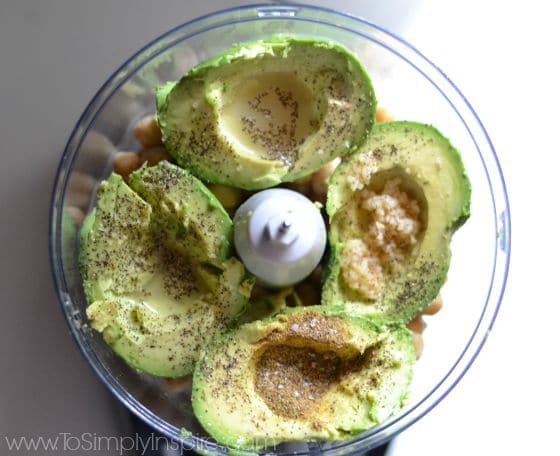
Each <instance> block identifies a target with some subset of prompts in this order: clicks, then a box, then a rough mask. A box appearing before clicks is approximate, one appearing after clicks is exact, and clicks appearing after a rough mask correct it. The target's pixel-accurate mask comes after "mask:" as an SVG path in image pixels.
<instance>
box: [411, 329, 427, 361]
mask: <svg viewBox="0 0 560 456" xmlns="http://www.w3.org/2000/svg"><path fill="white" fill-rule="evenodd" d="M412 342H413V344H414V350H415V351H416V359H420V357H421V356H422V352H423V351H424V338H423V337H422V334H418V333H414V335H413V339H412Z"/></svg>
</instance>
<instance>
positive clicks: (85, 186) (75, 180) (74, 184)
mask: <svg viewBox="0 0 560 456" xmlns="http://www.w3.org/2000/svg"><path fill="white" fill-rule="evenodd" d="M94 188H95V179H94V178H93V177H92V176H90V175H89V174H86V173H81V172H79V171H74V172H72V174H70V178H69V180H68V191H70V192H76V193H80V192H81V193H87V194H88V195H89V194H90V193H92V192H93V189H94Z"/></svg>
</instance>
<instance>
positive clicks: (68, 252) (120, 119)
mask: <svg viewBox="0 0 560 456" xmlns="http://www.w3.org/2000/svg"><path fill="white" fill-rule="evenodd" d="M276 33H291V34H300V35H307V36H314V37H320V38H328V39H331V40H335V41H338V42H339V43H342V44H343V45H345V46H347V47H348V48H350V49H351V50H352V51H354V52H355V53H356V54H357V56H358V57H359V59H360V60H361V61H362V62H363V63H364V65H365V66H366V68H367V69H368V70H369V72H370V74H371V77H372V80H373V83H374V86H375V90H376V94H377V98H378V103H379V106H381V107H384V108H386V109H387V110H388V111H389V112H390V113H391V114H392V115H393V116H394V117H395V118H397V119H407V120H416V121H421V122H425V123H430V124H433V125H435V126H437V127H438V129H440V130H441V131H442V132H443V133H444V135H446V136H447V137H449V138H450V139H451V141H452V142H453V143H454V144H455V145H456V146H457V147H458V148H459V150H460V151H461V152H462V156H463V159H464V162H465V166H466V169H467V172H468V174H469V176H470V179H471V181H472V186H473V192H472V216H471V218H470V219H469V221H468V222H467V224H466V225H465V226H464V227H463V228H461V229H460V230H459V231H458V232H457V233H456V235H455V237H454V238H453V242H452V250H453V259H452V263H451V269H450V271H449V276H448V280H447V283H446V285H445V287H444V289H443V299H444V306H443V310H441V312H440V313H438V314H437V315H435V316H433V317H428V318H427V320H428V328H427V330H426V331H425V333H424V341H425V349H424V354H423V356H422V358H421V359H420V360H419V362H418V363H417V364H416V366H415V378H414V380H413V385H412V394H411V399H410V401H409V405H408V406H407V407H406V408H405V409H404V410H403V411H402V412H401V413H400V414H399V415H398V416H395V417H394V418H392V419H390V420H389V421H387V422H385V423H383V424H381V425H379V426H377V427H375V428H373V429H371V430H369V431H367V432H364V433H363V434H361V435H359V436H357V437H356V438H354V439H352V440H349V441H344V442H330V443H317V442H307V443H290V444H282V445H280V446H278V447H276V448H274V449H272V450H269V452H273V453H275V454H285V453H290V454H292V453H293V452H296V453H297V454H302V455H303V454H311V453H317V452H322V453H324V454H328V455H339V454H349V453H355V452H363V451H365V450H367V449H370V448H373V447H375V446H378V445H380V444H381V443H383V442H385V441H386V440H388V439H389V438H391V437H394V436H395V435H396V434H397V433H399V432H401V431H402V430H404V429H405V428H407V427H408V426H410V425H411V424H412V423H414V422H415V421H416V420H418V419H419V418H420V417H422V416H423V415H425V414H426V413H427V412H429V411H430V410H431V409H432V408H434V406H435V405H436V404H437V403H438V402H439V401H440V400H442V399H443V397H445V396H446V395H447V393H449V391H450V390H451V389H452V388H453V387H454V386H455V385H456V384H457V382H458V381H459V380H460V379H461V377H462V376H463V374H464V373H465V371H466V370H467V369H468V367H469V366H470V364H471V363H472V361H473V359H474V358H475V357H476V355H477V353H478V352H479V350H480V349H481V347H482V345H483V344H484V341H485V339H486V337H487V336H488V332H489V331H490V329H491V327H492V323H493V321H494V319H495V317H496V313H497V311H498V308H499V305H500V301H501V298H502V294H503V290H504V286H505V283H506V277H507V271H508V264H509V255H510V253H509V252H510V239H509V232H510V218H509V210H508V201H507V194H506V188H505V184H504V180H503V177H502V174H501V171H500V166H499V163H498V160H497V157H496V154H495V152H494V149H493V147H492V144H491V142H490V139H489V138H488V135H487V134H486V131H485V130H484V127H483V126H482V124H481V122H480V120H479V119H478V117H477V115H476V113H475V112H474V110H473V109H472V107H471V106H470V105H469V103H468V101H467V100H466V99H465V98H464V96H463V95H462V94H461V92H459V90H458V89H457V87H455V85H454V84H453V83H452V82H451V81H450V80H449V79H448V78H447V77H446V76H445V75H444V74H443V73H442V72H441V71H440V70H439V69H438V68H437V67H436V66H435V65H434V64H432V63H431V62H430V61H429V60H427V59H426V58H425V57H424V56H423V55H422V54H420V53H419V52H418V51H417V50H416V49H414V48H413V47H412V46H411V45H409V44H407V43H405V42H404V41H402V40H401V39H399V38H398V37H396V36H394V35H392V34H391V33H388V32H387V31H385V30H383V29H381V28H379V27H376V26H375V25H373V24H370V23H368V22H365V21H363V20H361V19H357V18H354V17H350V16H347V15H344V14H341V13H339V12H335V11H332V10H327V9H323V8H316V7H309V6H295V5H294V6H291V5H282V6H280V5H270V4H268V5H255V6H246V7H242V8H235V9H229V10H225V11H221V12H218V13H215V14H211V15H208V16H205V17H202V18H199V19H197V20H194V21H191V22H188V23H186V24H184V25H181V26H179V27H177V28H175V29H173V30H171V31H169V32H167V33H165V34H164V35H162V36H161V37H160V38H158V39H156V40H154V41H153V42H151V43H149V44H148V45H147V46H146V47H144V48H143V49H141V50H140V51H139V52H138V53H136V54H135V55H133V56H132V57H131V58H130V59H128V60H127V61H126V62H125V63H124V64H123V65H122V66H121V67H120V68H119V69H118V70H117V71H116V72H115V73H114V74H113V75H111V77H110V78H109V79H108V80H107V82H105V84H103V86H102V87H101V88H100V89H99V91H98V92H97V94H96V95H95V96H94V97H93V99H92V100H91V102H90V103H89V105H88V106H87V107H86V109H85V111H84V113H83V114H82V116H81V117H80V119H79V121H78V123H77V125H76V127H75V128H74V130H73V132H72V134H71V136H70V139H69V140H68V144H67V146H66V149H65V151H64V154H63V156H62V159H61V161H60V166H59V169H58V173H57V176H56V181H55V184H54V192H53V197H52V207H51V220H50V253H51V259H52V269H53V273H54V281H55V286H56V289H57V291H58V295H59V298H60V302H61V304H62V309H63V312H64V314H65V316H66V319H67V321H68V323H69V326H70V329H71V332H72V334H73V336H74V338H75V340H76V342H77V343H78V345H79V347H80V349H81V351H82V353H83V354H84V356H85V358H86V359H87V361H88V363H89V364H90V366H91V367H92V368H93V370H94V371H95V372H96V374H97V375H98V376H99V378H100V379H101V380H102V381H103V383H105V385H106V386H107V388H109V390H110V391H111V392H112V393H113V394H114V395H115V396H116V397H117V398H118V399H119V400H120V401H121V402H122V403H123V404H124V405H125V406H126V407H128V408H129V409H130V410H131V411H132V412H133V413H135V414H136V415H137V416H138V417H140V418H141V419H142V420H144V421H145V422H146V423H148V424H149V425H150V426H151V427H152V428H153V429H155V430H156V431H158V432H160V433H161V434H163V435H165V436H167V437H169V438H171V439H175V440H176V441H179V442H181V443H182V444H183V445H184V447H185V448H194V449H196V450H197V451H199V452H204V453H209V452H210V453H224V452H226V451H227V450H226V449H225V448H223V447H220V446H219V445H216V444H215V442H214V441H213V440H211V439H210V438H208V436H207V434H205V433H204V432H203V430H202V429H201V427H200V425H199V424H198V423H197V421H196V418H195V417H194V415H193V412H192V408H191V405H190V398H189V394H186V393H184V392H183V393H180V394H177V393H175V392H173V390H172V389H170V388H169V387H168V386H167V384H166V383H165V382H164V381H162V380H161V379H157V378H155V377H151V376H149V375H145V374H142V373H139V372H136V371H134V370H133V369H130V368H129V367H128V366H127V365H126V364H125V363H124V362H123V361H122V360H121V359H120V358H119V357H117V356H116V355H115V354H114V353H113V352H112V350H111V349H110V348H109V347H108V346H107V344H105V342H104V341H103V340H102V338H101V337H100V335H99V334H97V333H96V332H95V331H93V330H91V329H90V328H89V327H88V326H87V318H86V315H85V308H86V301H85V298H84V294H83V290H82V284H81V280H80V275H79V269H78V263H77V250H78V249H77V247H78V239H77V238H78V236H77V234H78V230H79V225H80V222H79V221H80V218H81V214H82V213H83V212H87V210H88V209H89V207H90V206H91V204H92V202H93V200H94V197H95V186H96V183H98V182H99V181H101V180H102V179H104V178H106V177H107V175H108V174H109V173H110V171H111V157H112V155H113V154H114V153H115V151H117V150H135V149H137V147H138V144H137V143H136V141H135V139H134V137H133V135H132V133H131V128H132V126H133V125H134V123H135V121H137V120H138V119H140V118H141V117H143V116H144V115H146V114H149V113H152V112H154V109H155V108H154V95H153V87H154V86H155V85H157V84H161V83H163V82H166V81H168V80H174V79H177V78H178V77H180V76H181V75H182V74H183V73H184V72H185V71H186V70H188V69H189V68H190V67H191V66H193V65H194V64H196V63H197V62H199V61H201V60H203V59H205V58H207V57H209V56H211V55H213V54H215V53H217V52H219V51H222V50H224V49H226V48H228V47H230V46H231V44H233V43H235V42H241V41H251V40H256V39H260V38H264V37H267V36H269V35H272V34H276ZM181 428H186V429H187V430H189V431H191V432H192V433H193V434H192V435H184V436H181V434H180V429H181Z"/></svg>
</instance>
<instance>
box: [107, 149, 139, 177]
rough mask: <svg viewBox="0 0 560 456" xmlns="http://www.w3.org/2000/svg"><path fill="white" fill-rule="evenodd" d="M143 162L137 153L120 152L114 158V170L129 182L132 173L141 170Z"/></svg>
mask: <svg viewBox="0 0 560 456" xmlns="http://www.w3.org/2000/svg"><path fill="white" fill-rule="evenodd" d="M141 164H142V162H141V161H140V158H139V157H138V154H137V153H136V152H118V153H117V154H115V157H114V158H113V169H114V170H115V173H117V174H120V175H121V176H122V177H123V179H125V180H127V179H128V176H129V175H130V173H131V172H133V171H135V170H136V169H138V168H140V165H141Z"/></svg>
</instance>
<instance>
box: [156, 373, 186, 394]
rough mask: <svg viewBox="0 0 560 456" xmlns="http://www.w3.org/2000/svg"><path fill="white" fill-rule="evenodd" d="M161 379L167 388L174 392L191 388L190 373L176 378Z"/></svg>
mask: <svg viewBox="0 0 560 456" xmlns="http://www.w3.org/2000/svg"><path fill="white" fill-rule="evenodd" d="M163 381H164V382H165V383H166V384H167V386H168V387H169V389H170V390H171V391H174V392H183V391H188V390H190V389H191V386H192V375H187V376H186V377H178V378H164V379H163Z"/></svg>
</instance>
